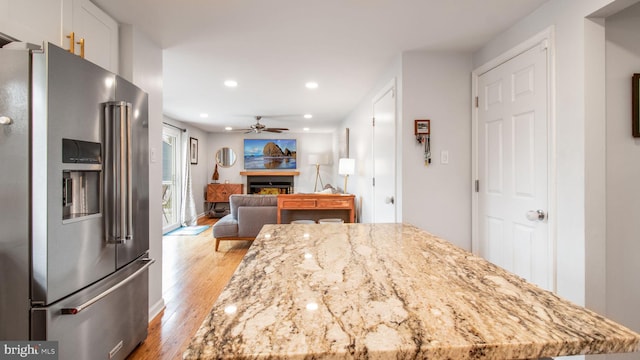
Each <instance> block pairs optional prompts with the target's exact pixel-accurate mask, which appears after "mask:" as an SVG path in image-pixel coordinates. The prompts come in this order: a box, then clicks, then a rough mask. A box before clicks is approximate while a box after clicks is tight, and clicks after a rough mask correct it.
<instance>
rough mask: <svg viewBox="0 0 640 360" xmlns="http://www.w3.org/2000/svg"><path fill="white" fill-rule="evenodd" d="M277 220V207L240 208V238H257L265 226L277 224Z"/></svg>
mask: <svg viewBox="0 0 640 360" xmlns="http://www.w3.org/2000/svg"><path fill="white" fill-rule="evenodd" d="M277 220H278V207H277V206H240V207H239V208H238V236H239V237H256V236H258V233H259V232H260V230H261V229H262V226H263V225H264V224H275V223H276V222H277Z"/></svg>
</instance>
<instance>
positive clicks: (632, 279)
mask: <svg viewBox="0 0 640 360" xmlns="http://www.w3.org/2000/svg"><path fill="white" fill-rule="evenodd" d="M638 39H640V4H636V5H634V6H633V7H631V8H629V9H627V10H624V11H622V12H621V13H619V14H616V15H614V16H612V17H608V18H607V19H606V64H607V65H606V92H607V106H606V108H607V110H606V111H607V112H606V114H607V115H606V119H607V120H606V134H607V135H606V140H607V141H606V159H607V168H606V176H607V178H606V181H607V184H606V187H607V199H606V212H607V216H606V220H607V229H606V234H607V246H606V253H607V271H606V274H607V278H606V281H607V300H606V301H607V316H608V317H610V318H611V319H613V320H616V321H618V322H620V323H621V324H624V325H626V326H628V327H630V328H631V329H633V330H634V331H636V332H639V331H640V312H639V311H638V310H637V307H638V304H640V280H638V279H639V278H638V274H640V262H639V261H638V256H640V241H638V240H639V238H638V219H640V191H639V190H638V184H640V166H639V164H640V139H636V138H633V137H632V136H631V102H630V99H631V86H630V84H631V76H632V74H633V73H640V42H639V41H638ZM610 358H611V359H613V358H616V359H618V358H620V359H623V358H624V359H637V358H638V355H637V354H635V355H620V356H616V357H614V356H611V357H610Z"/></svg>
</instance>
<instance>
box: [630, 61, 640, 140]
mask: <svg viewBox="0 0 640 360" xmlns="http://www.w3.org/2000/svg"><path fill="white" fill-rule="evenodd" d="M631 106H632V108H631V129H632V134H633V137H640V74H637V73H636V74H633V77H632V78H631Z"/></svg>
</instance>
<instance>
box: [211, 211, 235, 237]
mask: <svg viewBox="0 0 640 360" xmlns="http://www.w3.org/2000/svg"><path fill="white" fill-rule="evenodd" d="M235 236H238V220H237V219H234V218H233V216H232V215H231V214H228V215H225V216H224V217H222V218H221V219H220V220H218V221H217V222H216V223H215V224H213V237H214V238H221V237H235Z"/></svg>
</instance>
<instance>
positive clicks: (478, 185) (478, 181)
mask: <svg viewBox="0 0 640 360" xmlns="http://www.w3.org/2000/svg"><path fill="white" fill-rule="evenodd" d="M475 186H476V192H480V180H476V184H475Z"/></svg>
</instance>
